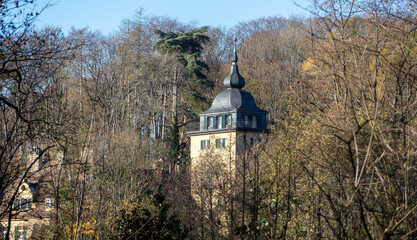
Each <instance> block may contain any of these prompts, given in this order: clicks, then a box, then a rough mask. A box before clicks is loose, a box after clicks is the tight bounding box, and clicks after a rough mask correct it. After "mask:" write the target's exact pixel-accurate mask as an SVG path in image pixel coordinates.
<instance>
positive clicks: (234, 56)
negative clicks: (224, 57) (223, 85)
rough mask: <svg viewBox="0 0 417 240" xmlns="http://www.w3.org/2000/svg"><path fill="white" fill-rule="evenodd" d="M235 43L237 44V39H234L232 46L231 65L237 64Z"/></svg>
mask: <svg viewBox="0 0 417 240" xmlns="http://www.w3.org/2000/svg"><path fill="white" fill-rule="evenodd" d="M236 43H237V38H235V39H234V44H233V59H232V62H233V63H237V61H238V57H237V52H236Z"/></svg>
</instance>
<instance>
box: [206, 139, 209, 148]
mask: <svg viewBox="0 0 417 240" xmlns="http://www.w3.org/2000/svg"><path fill="white" fill-rule="evenodd" d="M206 141H207V149H210V140H206Z"/></svg>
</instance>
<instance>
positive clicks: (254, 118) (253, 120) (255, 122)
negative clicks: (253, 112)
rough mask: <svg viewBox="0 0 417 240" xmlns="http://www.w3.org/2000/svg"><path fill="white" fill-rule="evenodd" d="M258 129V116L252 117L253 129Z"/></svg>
mask: <svg viewBox="0 0 417 240" xmlns="http://www.w3.org/2000/svg"><path fill="white" fill-rule="evenodd" d="M256 127H257V121H256V116H252V128H256Z"/></svg>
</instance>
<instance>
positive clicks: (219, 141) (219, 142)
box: [216, 138, 226, 148]
mask: <svg viewBox="0 0 417 240" xmlns="http://www.w3.org/2000/svg"><path fill="white" fill-rule="evenodd" d="M225 147H226V138H220V139H216V148H225Z"/></svg>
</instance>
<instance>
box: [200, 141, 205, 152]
mask: <svg viewBox="0 0 417 240" xmlns="http://www.w3.org/2000/svg"><path fill="white" fill-rule="evenodd" d="M203 148H204V140H201V141H200V150H203Z"/></svg>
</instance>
